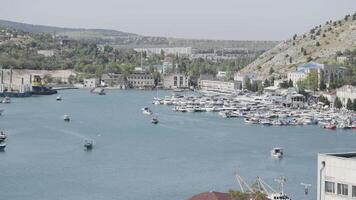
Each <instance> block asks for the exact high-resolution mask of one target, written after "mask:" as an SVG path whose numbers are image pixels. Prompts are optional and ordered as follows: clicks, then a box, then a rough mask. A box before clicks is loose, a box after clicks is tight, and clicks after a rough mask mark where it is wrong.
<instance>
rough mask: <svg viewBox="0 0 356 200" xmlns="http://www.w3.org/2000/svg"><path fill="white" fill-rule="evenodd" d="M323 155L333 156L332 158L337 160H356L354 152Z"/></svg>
mask: <svg viewBox="0 0 356 200" xmlns="http://www.w3.org/2000/svg"><path fill="white" fill-rule="evenodd" d="M323 155H326V156H333V157H338V158H349V159H350V158H351V159H356V152H343V153H326V154H323Z"/></svg>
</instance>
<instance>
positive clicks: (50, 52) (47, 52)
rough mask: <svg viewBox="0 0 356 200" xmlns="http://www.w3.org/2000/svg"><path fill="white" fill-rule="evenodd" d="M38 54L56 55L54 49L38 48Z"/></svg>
mask: <svg viewBox="0 0 356 200" xmlns="http://www.w3.org/2000/svg"><path fill="white" fill-rule="evenodd" d="M37 54H40V55H43V56H45V57H51V56H54V51H53V50H38V51H37Z"/></svg>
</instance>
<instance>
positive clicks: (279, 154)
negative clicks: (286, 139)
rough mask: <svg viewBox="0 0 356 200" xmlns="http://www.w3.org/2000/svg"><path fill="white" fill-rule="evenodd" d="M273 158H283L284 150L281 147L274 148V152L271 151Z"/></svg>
mask: <svg viewBox="0 0 356 200" xmlns="http://www.w3.org/2000/svg"><path fill="white" fill-rule="evenodd" d="M271 156H272V157H273V158H278V159H279V158H282V157H283V149H282V148H280V147H274V148H273V149H272V150H271Z"/></svg>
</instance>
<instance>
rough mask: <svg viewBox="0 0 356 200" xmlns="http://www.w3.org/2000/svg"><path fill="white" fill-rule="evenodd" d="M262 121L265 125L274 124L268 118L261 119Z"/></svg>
mask: <svg viewBox="0 0 356 200" xmlns="http://www.w3.org/2000/svg"><path fill="white" fill-rule="evenodd" d="M260 123H261V124H262V125H264V126H271V125H273V124H272V122H271V121H269V120H266V119H263V120H261V122H260Z"/></svg>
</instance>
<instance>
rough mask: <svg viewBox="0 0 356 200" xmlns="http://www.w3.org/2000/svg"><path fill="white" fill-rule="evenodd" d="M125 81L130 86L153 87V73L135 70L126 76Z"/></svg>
mask: <svg viewBox="0 0 356 200" xmlns="http://www.w3.org/2000/svg"><path fill="white" fill-rule="evenodd" d="M127 81H128V83H129V85H130V86H131V87H134V88H143V87H154V86H155V81H154V78H153V75H152V74H150V73H148V72H143V71H136V72H133V73H132V74H130V75H128V76H127Z"/></svg>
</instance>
